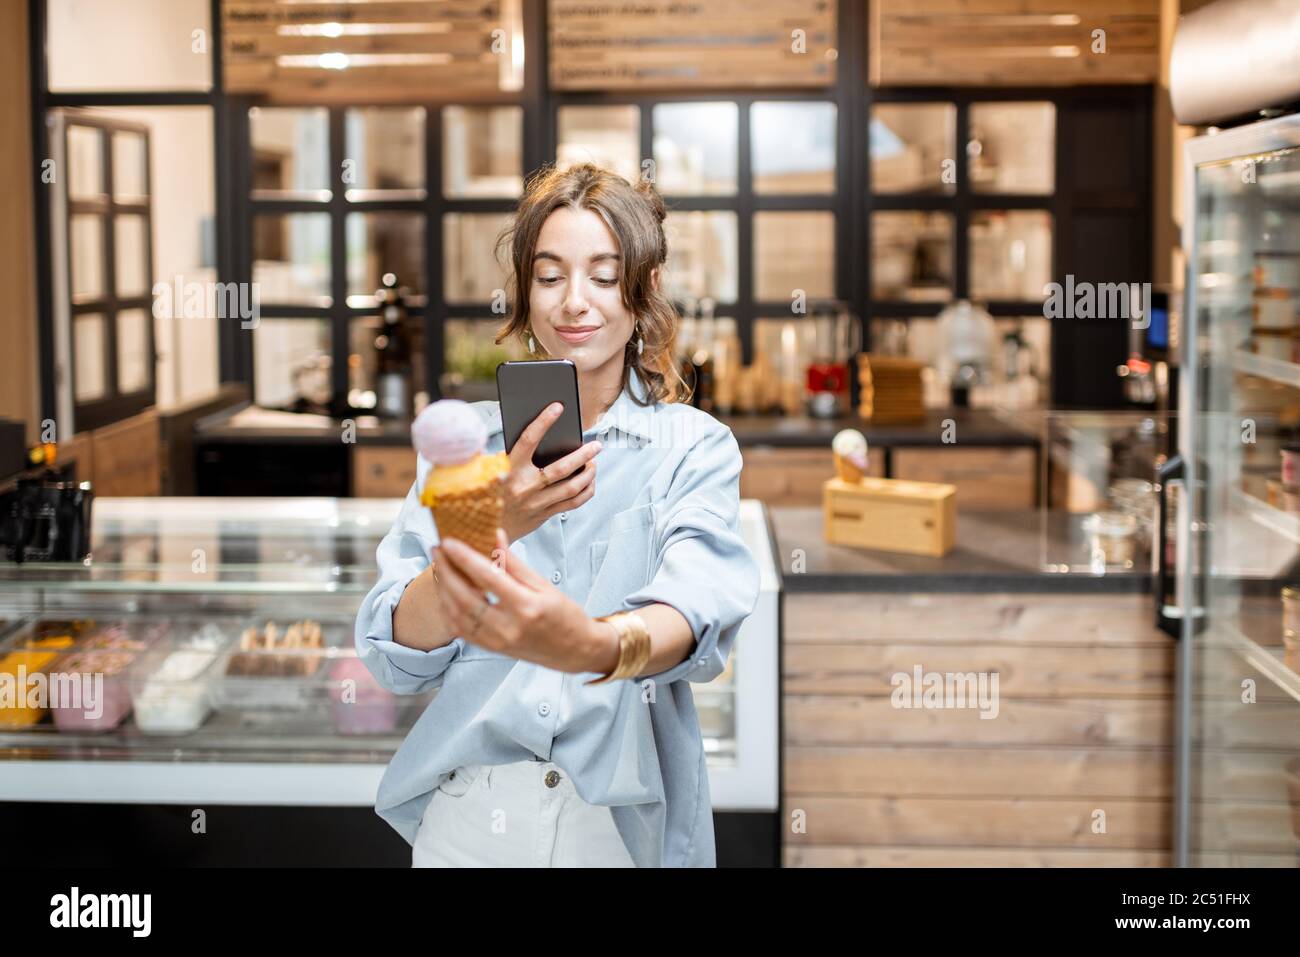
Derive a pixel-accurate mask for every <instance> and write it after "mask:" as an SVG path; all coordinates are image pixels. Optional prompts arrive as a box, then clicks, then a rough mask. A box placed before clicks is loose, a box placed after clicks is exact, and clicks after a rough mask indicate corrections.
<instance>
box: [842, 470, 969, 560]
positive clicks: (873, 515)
mask: <svg viewBox="0 0 1300 957" xmlns="http://www.w3.org/2000/svg"><path fill="white" fill-rule="evenodd" d="M822 510H823V512H824V514H825V536H826V541H827V542H829V543H830V544H832V545H852V546H854V547H855V548H876V549H880V550H882V551H887V552H907V553H908V554H912V555H930V556H933V557H935V558H939V557H941V556H943V555H946V554H947V553H948V552H949V551H950V550H951V549H952V546H953V543H954V540H955V539H956V535H957V487H956V486H955V485H942V484H939V483H937V482H908V481H902V480H899V479H881V478H864V479H862V480H861V481H859V482H845V481H844V480H843V479H838V478H833V479H828V480H827V481H826V482H825V483H824V484H823V486H822Z"/></svg>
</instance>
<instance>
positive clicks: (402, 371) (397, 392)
mask: <svg viewBox="0 0 1300 957" xmlns="http://www.w3.org/2000/svg"><path fill="white" fill-rule="evenodd" d="M383 283H384V285H383V288H381V289H379V290H378V291H376V293H375V298H376V299H378V300H379V315H380V319H381V320H382V321H383V322H382V325H381V326H380V329H379V334H378V335H377V336H375V412H376V413H377V414H379V415H382V416H385V417H387V418H393V419H407V418H410V417H411V415H412V412H413V409H412V404H411V403H412V397H411V343H410V338H409V334H408V332H407V328H406V296H405V291H404V290H403V289H402V288H401V287H399V286H398V285H397V276H395V275H394V274H393V273H391V272H389V273H384V278H383Z"/></svg>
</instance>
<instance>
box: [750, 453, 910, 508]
mask: <svg viewBox="0 0 1300 957" xmlns="http://www.w3.org/2000/svg"><path fill="white" fill-rule="evenodd" d="M740 454H741V457H742V459H743V460H744V466H743V468H742V469H741V472H740V497H741V498H757V499H761V500H762V501H763V502H765V503H766V504H767V505H768V506H773V505H817V506H820V505H821V503H822V485H823V484H825V482H826V480H827V479H830V478H834V477H835V460H834V458H833V456H832V453H831V450H830V449H829V448H821V449H803V448H796V449H785V448H774V447H772V446H766V445H753V446H744V447H742V448H741V450H740ZM867 462H868V465H869V467H870V474H871V475H874V476H877V477H883V476H884V474H885V469H884V456H883V454H882V453H881V451H880V450H879V449H871V450H870V451H869V452H868V459H867Z"/></svg>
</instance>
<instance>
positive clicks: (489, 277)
mask: <svg viewBox="0 0 1300 957" xmlns="http://www.w3.org/2000/svg"><path fill="white" fill-rule="evenodd" d="M509 218H510V217H509V214H508V213H448V214H446V215H445V216H444V217H443V219H442V244H443V260H442V263H443V284H442V288H443V294H444V296H445V297H446V299H447V300H448V301H449V302H491V301H492V299H493V296H494V294H495V293H496V291H497V290H499V289H504V288H505V273H504V272H502V269H501V265H500V264H499V263H498V262H497V259H496V242H497V237H498V236H499V235H500V234H501V230H502V229H504V228H505V226H506V224H507V222H509Z"/></svg>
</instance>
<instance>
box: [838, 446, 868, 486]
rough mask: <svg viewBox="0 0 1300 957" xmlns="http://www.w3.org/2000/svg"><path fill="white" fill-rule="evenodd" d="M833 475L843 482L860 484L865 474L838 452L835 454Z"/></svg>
mask: <svg viewBox="0 0 1300 957" xmlns="http://www.w3.org/2000/svg"><path fill="white" fill-rule="evenodd" d="M835 474H836V475H838V476H839V478H840V480H841V481H844V482H855V483H856V482H861V481H862V480H863V479H864V478H866V473H865V472H863V471H862V470H861V469H860V468H858V467H857V466H856V465H854V464H853V463H852V462H850V461H849V460H848V459H847V458H845V457H844V456H843V455H840V454H839V453H838V452H836V453H835Z"/></svg>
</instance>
